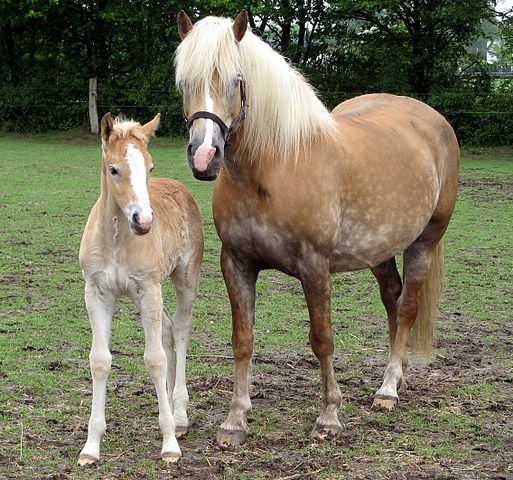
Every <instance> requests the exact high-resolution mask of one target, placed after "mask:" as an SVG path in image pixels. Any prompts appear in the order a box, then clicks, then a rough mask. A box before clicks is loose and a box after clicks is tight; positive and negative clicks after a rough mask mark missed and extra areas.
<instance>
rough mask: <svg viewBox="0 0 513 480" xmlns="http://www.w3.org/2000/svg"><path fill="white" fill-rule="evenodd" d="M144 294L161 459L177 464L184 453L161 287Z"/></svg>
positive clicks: (145, 290)
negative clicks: (171, 392) (171, 390)
mask: <svg viewBox="0 0 513 480" xmlns="http://www.w3.org/2000/svg"><path fill="white" fill-rule="evenodd" d="M140 287H141V286H140ZM141 292H142V293H141V297H140V298H139V302H138V303H139V304H140V312H141V320H142V324H143V328H144V337H145V350H144V364H145V365H146V369H147V370H148V373H149V374H150V377H151V378H152V380H153V382H154V384H155V390H156V392H157V399H158V404H159V425H160V430H161V432H162V436H163V442H162V452H161V456H162V460H164V461H165V462H176V461H177V460H178V459H179V458H180V456H181V454H182V453H181V451H180V447H179V446H178V442H177V441H176V437H175V420H174V417H173V412H172V411H171V405H170V404H169V398H168V394H167V388H166V383H167V380H166V376H167V356H166V352H165V351H164V348H163V346H162V313H163V309H162V292H161V286H160V284H156V285H152V286H150V287H148V288H144V287H141Z"/></svg>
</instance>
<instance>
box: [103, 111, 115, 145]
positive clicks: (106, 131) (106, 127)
mask: <svg viewBox="0 0 513 480" xmlns="http://www.w3.org/2000/svg"><path fill="white" fill-rule="evenodd" d="M113 129H114V120H113V119H112V115H111V113H110V112H107V113H106V114H105V115H104V116H103V118H102V121H101V123H100V130H101V134H102V143H103V144H106V143H107V142H108V141H109V138H110V134H111V133H112V130H113Z"/></svg>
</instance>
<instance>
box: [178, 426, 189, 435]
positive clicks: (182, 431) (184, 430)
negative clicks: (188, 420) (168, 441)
mask: <svg viewBox="0 0 513 480" xmlns="http://www.w3.org/2000/svg"><path fill="white" fill-rule="evenodd" d="M187 430H188V425H177V426H176V428H175V437H176V438H180V437H183V436H184V435H185V434H186V433H187Z"/></svg>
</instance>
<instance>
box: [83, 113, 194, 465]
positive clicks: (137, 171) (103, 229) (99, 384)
mask: <svg viewBox="0 0 513 480" xmlns="http://www.w3.org/2000/svg"><path fill="white" fill-rule="evenodd" d="M159 119H160V114H159V115H157V116H156V117H155V118H154V119H153V120H152V121H151V122H149V123H147V124H145V125H142V126H141V125H140V124H139V123H136V122H133V121H120V120H117V119H116V120H114V121H113V119H112V117H111V114H110V113H107V114H106V115H105V116H104V117H103V119H102V122H101V136H102V147H103V161H102V173H101V193H100V198H99V199H98V200H97V201H96V204H95V205H94V207H93V209H92V210H91V213H90V215H89V219H88V220H87V225H86V227H85V231H84V235H83V237H82V244H81V246H80V266H81V267H82V270H83V273H84V279H85V301H86V306H87V312H88V314H89V319H90V321H91V328H92V333H93V341H92V346H91V354H90V356H89V360H90V366H91V374H92V377H93V401H92V408H91V417H90V420H89V430H88V437H87V442H86V444H85V446H84V448H83V449H82V451H81V453H80V458H79V460H78V463H79V464H80V465H85V464H88V463H93V462H96V461H97V460H98V459H99V458H100V439H101V437H102V435H103V434H104V433H105V428H106V425H105V390H106V383H107V376H108V374H109V371H110V367H111V359H112V356H111V353H110V351H109V341H110V332H111V323H112V316H113V314H114V310H115V302H116V297H118V296H120V295H128V296H130V297H131V298H132V299H133V301H134V303H135V305H136V306H137V308H138V310H139V312H140V313H141V320H142V325H143V328H144V335H145V341H146V343H145V350H144V362H145V365H146V368H147V370H148V372H149V374H150V376H151V378H152V380H153V382H154V383H155V388H156V390H157V398H158V404H159V425H160V429H161V431H162V435H163V444H162V459H163V460H164V461H166V462H172V461H176V460H178V458H179V457H180V455H181V453H180V447H179V446H178V442H177V441H176V436H179V435H180V434H183V433H185V432H186V431H187V423H188V422H187V406H188V402H189V395H188V393H187V387H186V385H185V360H186V350H187V342H188V340H189V335H190V333H191V330H192V305H193V302H194V299H195V296H196V284H197V280H198V273H199V267H200V263H201V258H202V255H203V233H202V226H201V217H200V213H199V210H198V207H197V205H196V202H195V201H194V199H193V198H192V196H191V195H190V194H189V193H188V192H187V191H186V189H185V187H184V186H183V185H182V184H180V183H179V182H177V181H175V180H170V179H167V178H157V179H150V180H148V176H149V173H150V172H151V170H152V169H153V162H152V158H151V156H150V154H149V153H148V150H147V144H148V141H149V140H150V138H151V137H152V136H153V135H154V133H155V130H156V129H157V127H158V124H159ZM166 277H171V280H172V282H173V284H174V287H175V290H176V303H177V307H176V313H175V315H174V316H173V317H172V318H169V317H168V315H167V313H166V311H165V309H164V308H163V303H162V289H161V282H162V281H163V280H164V279H165V278H166ZM166 387H167V388H166Z"/></svg>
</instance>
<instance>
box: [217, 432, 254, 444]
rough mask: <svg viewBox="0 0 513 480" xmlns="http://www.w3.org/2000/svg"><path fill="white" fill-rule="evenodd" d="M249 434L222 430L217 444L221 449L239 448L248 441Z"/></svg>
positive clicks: (218, 433) (218, 435)
mask: <svg viewBox="0 0 513 480" xmlns="http://www.w3.org/2000/svg"><path fill="white" fill-rule="evenodd" d="M246 435H247V433H246V432H245V431H244V430H226V429H224V428H220V429H219V430H218V431H217V444H218V445H219V446H220V447H221V448H230V447H238V446H239V445H242V444H243V443H244V441H245V440H246Z"/></svg>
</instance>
